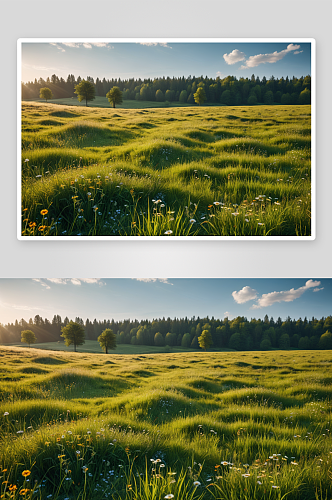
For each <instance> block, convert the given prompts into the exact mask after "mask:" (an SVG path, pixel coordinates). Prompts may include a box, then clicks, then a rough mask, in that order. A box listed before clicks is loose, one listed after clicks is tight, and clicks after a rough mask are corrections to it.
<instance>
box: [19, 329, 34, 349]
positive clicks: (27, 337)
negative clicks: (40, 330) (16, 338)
mask: <svg viewBox="0 0 332 500" xmlns="http://www.w3.org/2000/svg"><path fill="white" fill-rule="evenodd" d="M36 341H37V338H36V335H35V334H34V333H33V331H32V330H23V332H21V342H24V343H25V344H29V347H30V345H31V344H34V343H35V342H36Z"/></svg>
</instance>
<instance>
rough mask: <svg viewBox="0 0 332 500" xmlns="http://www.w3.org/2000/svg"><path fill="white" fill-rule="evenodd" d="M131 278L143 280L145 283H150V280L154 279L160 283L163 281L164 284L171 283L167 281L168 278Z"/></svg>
mask: <svg viewBox="0 0 332 500" xmlns="http://www.w3.org/2000/svg"><path fill="white" fill-rule="evenodd" d="M132 279H133V280H136V281H144V282H145V283H150V282H153V283H155V282H156V281H159V282H160V283H165V285H173V283H171V282H170V281H168V279H169V278H132Z"/></svg>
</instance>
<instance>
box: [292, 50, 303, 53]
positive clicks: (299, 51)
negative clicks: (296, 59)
mask: <svg viewBox="0 0 332 500" xmlns="http://www.w3.org/2000/svg"><path fill="white" fill-rule="evenodd" d="M302 52H303V50H296V51H295V52H294V54H301V53H302Z"/></svg>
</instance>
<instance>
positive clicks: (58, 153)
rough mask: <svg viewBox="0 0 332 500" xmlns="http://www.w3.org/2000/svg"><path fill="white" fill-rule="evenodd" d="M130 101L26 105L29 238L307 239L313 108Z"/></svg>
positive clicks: (24, 166)
mask: <svg viewBox="0 0 332 500" xmlns="http://www.w3.org/2000/svg"><path fill="white" fill-rule="evenodd" d="M100 99H102V98H100ZM137 102H138V101H137ZM125 103H126V101H124V106H123V107H122V108H120V107H119V108H115V109H113V108H108V109H106V108H103V107H92V106H91V104H90V106H88V107H84V106H80V107H78V106H74V105H73V106H68V105H60V104H53V103H41V102H40V103H39V102H28V101H26V102H23V103H22V200H21V201H22V228H21V229H22V235H23V236H61V237H66V236H165V237H167V236H168V237H170V236H201V237H204V236H309V235H311V109H310V106H309V105H308V106H304V105H303V106H295V105H294V106H252V107H251V106H237V107H231V106H201V107H199V106H195V107H194V106H184V107H167V108H165V107H161V108H155V107H154V108H149V109H125ZM127 103H131V101H127ZM143 104H144V103H143ZM154 104H155V103H154ZM163 104H164V103H163ZM101 105H102V104H100V106H101ZM140 105H141V106H142V103H140Z"/></svg>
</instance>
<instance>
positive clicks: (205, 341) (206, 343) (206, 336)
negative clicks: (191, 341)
mask: <svg viewBox="0 0 332 500" xmlns="http://www.w3.org/2000/svg"><path fill="white" fill-rule="evenodd" d="M198 343H199V347H201V348H202V349H204V351H206V349H208V348H209V347H210V346H211V345H212V344H213V341H212V337H211V333H210V332H209V330H203V331H202V335H201V336H200V337H198Z"/></svg>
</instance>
